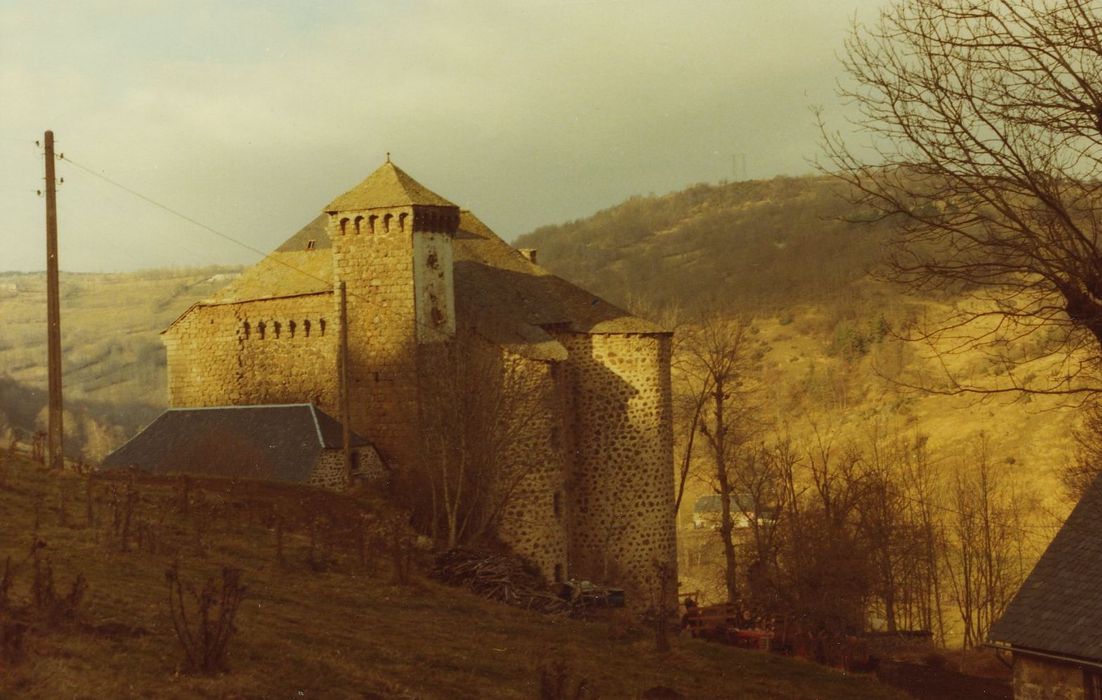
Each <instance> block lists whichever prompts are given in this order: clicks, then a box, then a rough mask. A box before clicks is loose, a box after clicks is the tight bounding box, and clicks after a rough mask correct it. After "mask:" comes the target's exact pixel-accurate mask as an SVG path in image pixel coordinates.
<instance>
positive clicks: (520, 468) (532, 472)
mask: <svg viewBox="0 0 1102 700" xmlns="http://www.w3.org/2000/svg"><path fill="white" fill-rule="evenodd" d="M503 364H504V369H503V371H504V374H505V377H506V381H505V386H506V387H507V388H508V389H509V390H511V391H513V392H515V395H514V396H513V397H511V398H510V399H507V400H506V411H507V413H508V418H509V420H510V422H511V424H510V426H509V427H508V431H509V434H510V435H512V436H514V437H513V439H512V440H510V444H509V445H508V446H507V448H506V454H505V456H504V459H503V460H502V462H503V464H504V465H505V466H506V471H505V473H504V474H503V480H504V482H505V484H506V485H508V486H509V487H511V488H512V492H511V494H510V497H509V500H508V503H507V505H506V507H505V511H504V513H503V517H502V521H501V527H500V537H501V540H502V541H503V542H505V543H506V544H508V545H509V546H510V547H511V548H512V549H513V551H514V552H516V553H517V554H520V555H523V556H525V557H527V558H528V559H530V560H532V562H533V563H534V564H536V565H537V566H538V567H539V568H540V571H541V572H542V573H543V575H544V577H545V578H546V579H547V580H548V581H549V582H551V581H564V580H566V579H567V578H569V577H570V575H571V573H570V570H569V566H568V559H567V523H568V519H569V503H568V499H567V495H566V483H565V482H566V474H567V472H568V469H567V459H568V454H569V453H568V452H567V450H566V446H567V440H566V439H565V438H566V434H567V431H568V426H567V421H566V413H565V409H566V394H567V392H566V386H565V383H564V382H563V381H562V367H561V365H559V364H558V363H549V362H540V361H535V360H527V359H525V358H522V357H519V356H517V355H512V354H506V355H505V357H504V363H503Z"/></svg>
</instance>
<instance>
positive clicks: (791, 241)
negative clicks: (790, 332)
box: [515, 177, 891, 317]
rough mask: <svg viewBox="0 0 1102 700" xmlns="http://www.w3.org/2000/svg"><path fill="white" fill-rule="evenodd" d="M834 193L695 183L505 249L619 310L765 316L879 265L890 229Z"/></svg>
mask: <svg viewBox="0 0 1102 700" xmlns="http://www.w3.org/2000/svg"><path fill="white" fill-rule="evenodd" d="M841 195H842V188H841V185H840V184H839V183H838V182H836V181H834V180H831V179H828V178H823V177H801V178H791V177H778V178H774V179H772V180H755V181H748V182H735V183H725V184H719V185H708V184H699V185H694V186H692V187H690V188H689V189H687V190H684V191H681V192H675V193H671V194H667V195H663V196H653V195H651V196H648V197H632V198H631V199H629V200H627V201H626V202H624V203H622V204H619V205H617V206H615V207H611V208H609V209H605V210H603V211H600V212H598V213H596V214H594V215H593V216H591V217H589V218H586V219H579V220H576V221H572V222H569V223H566V224H561V225H557V226H545V227H542V228H539V229H537V230H535V231H533V232H531V233H529V234H526V235H523V236H521V237H520V238H518V239H517V241H516V242H515V245H516V246H517V247H521V248H536V249H537V250H538V251H539V253H538V254H539V259H540V262H541V264H544V265H545V266H546V267H548V268H549V269H551V270H552V271H554V272H556V273H557V274H560V275H562V276H563V277H566V278H567V279H569V280H571V281H572V282H575V283H577V284H580V285H582V286H583V287H585V288H586V289H590V290H592V291H594V292H596V293H597V294H599V295H601V296H603V297H605V298H606V299H608V300H609V301H612V302H614V303H619V304H621V305H625V306H629V307H631V306H645V307H647V308H650V309H669V308H676V309H679V310H681V311H682V312H685V313H687V314H688V315H689V316H690V317H693V316H696V315H698V314H699V313H701V312H708V313H716V312H719V313H736V312H737V313H740V314H750V315H761V314H767V313H768V314H776V313H778V312H781V311H783V310H785V309H788V308H790V307H792V306H796V305H800V304H806V303H819V302H822V301H823V300H835V301H838V300H842V299H843V298H844V297H845V296H846V295H848V294H852V293H853V291H854V285H855V284H856V283H858V282H860V281H862V280H865V279H866V277H867V274H868V272H869V271H870V270H871V269H872V268H874V267H875V266H876V265H878V264H880V263H881V262H882V261H883V259H884V256H885V252H886V244H887V242H888V240H889V238H890V235H891V229H890V224H889V223H887V222H884V221H876V220H875V217H874V216H873V215H872V213H871V212H861V211H855V210H854V208H853V207H852V206H851V205H849V204H848V203H847V202H846V201H845V199H844V198H843V197H842V196H841Z"/></svg>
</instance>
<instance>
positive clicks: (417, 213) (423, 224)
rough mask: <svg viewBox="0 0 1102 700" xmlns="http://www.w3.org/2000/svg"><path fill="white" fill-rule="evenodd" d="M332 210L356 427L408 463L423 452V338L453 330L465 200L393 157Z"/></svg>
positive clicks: (390, 458) (396, 463) (395, 464)
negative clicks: (455, 199)
mask: <svg viewBox="0 0 1102 700" xmlns="http://www.w3.org/2000/svg"><path fill="white" fill-rule="evenodd" d="M325 212H326V214H327V215H328V233H329V237H330V239H331V240H332V242H333V271H334V282H335V288H336V289H337V290H339V288H340V284H341V283H342V282H343V283H345V286H346V299H347V302H346V303H347V318H348V347H349V357H348V363H349V372H348V376H349V386H348V393H349V409H350V418H351V425H352V429H353V430H354V431H356V432H359V433H360V434H362V435H364V436H367V437H368V438H369V439H370V440H372V441H373V442H374V443H375V445H376V447H377V448H378V449H379V451H380V452H381V453H382V456H383V459H384V460H386V462H387V463H388V464H389V465H390V466H391V468H393V469H397V470H403V469H406V468H408V467H409V466H410V465H412V464H413V462H414V461H415V460H416V455H417V445H418V431H419V427H418V399H419V396H418V374H417V372H418V367H417V356H418V352H417V350H418V346H419V345H422V346H423V345H428V344H433V343H439V342H442V341H445V340H447V339H449V338H451V337H453V336H454V334H455V292H454V284H453V279H452V277H453V263H452V238H453V237H454V235H455V232H456V229H457V228H458V226H459V208H458V207H457V206H455V205H454V204H452V203H451V202H449V201H447V200H446V199H444V198H443V197H440V196H439V195H437V194H435V193H433V192H431V191H429V190H428V189H427V188H425V187H424V186H422V185H421V184H420V183H418V182H417V181H415V180H414V179H413V178H411V177H410V176H409V175H407V174H406V173H404V172H403V171H402V170H401V169H399V168H398V167H397V166H396V165H394V164H393V163H391V162H390V160H389V159H388V160H387V162H386V163H384V164H383V165H382V166H381V167H379V169H377V170H376V171H375V172H373V173H372V174H371V175H370V176H368V178H367V179H366V180H364V181H363V182H361V183H360V184H359V185H357V186H356V187H354V188H352V189H351V190H349V191H348V192H345V193H344V194H342V195H341V196H340V197H337V198H336V199H335V200H333V201H332V202H331V203H330V204H329V206H327V207H326V208H325ZM334 301H335V303H336V304H337V305H338V308H337V309H336V313H335V314H334V316H335V317H336V318H340V309H339V304H340V294H339V293H338V294H334Z"/></svg>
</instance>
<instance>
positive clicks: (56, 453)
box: [46, 131, 65, 470]
mask: <svg viewBox="0 0 1102 700" xmlns="http://www.w3.org/2000/svg"><path fill="white" fill-rule="evenodd" d="M58 286H59V285H58V269H57V183H56V181H55V178H54V132H52V131H47V132H46V362H47V373H48V377H49V392H50V404H49V405H50V415H49V423H48V424H47V428H46V433H47V434H46V465H47V466H48V467H49V468H50V469H58V470H60V469H62V468H64V466H65V455H64V452H63V449H64V448H63V446H62V438H63V437H64V435H65V429H64V426H63V425H62V413H61V409H62V403H61V301H60V298H59V296H60V295H59V292H58Z"/></svg>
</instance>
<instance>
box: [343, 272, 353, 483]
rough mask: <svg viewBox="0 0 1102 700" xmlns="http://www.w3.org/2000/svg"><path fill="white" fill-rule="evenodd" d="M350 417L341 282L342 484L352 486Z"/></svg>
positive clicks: (345, 313) (345, 317)
mask: <svg viewBox="0 0 1102 700" xmlns="http://www.w3.org/2000/svg"><path fill="white" fill-rule="evenodd" d="M351 420H352V417H351V416H350V415H349V409H348V299H347V293H346V292H345V286H344V282H343V281H342V282H341V441H342V444H341V447H342V449H343V450H344V483H345V485H346V486H351V485H352V434H351V433H352V430H351V428H350V427H349V421H351Z"/></svg>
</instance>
